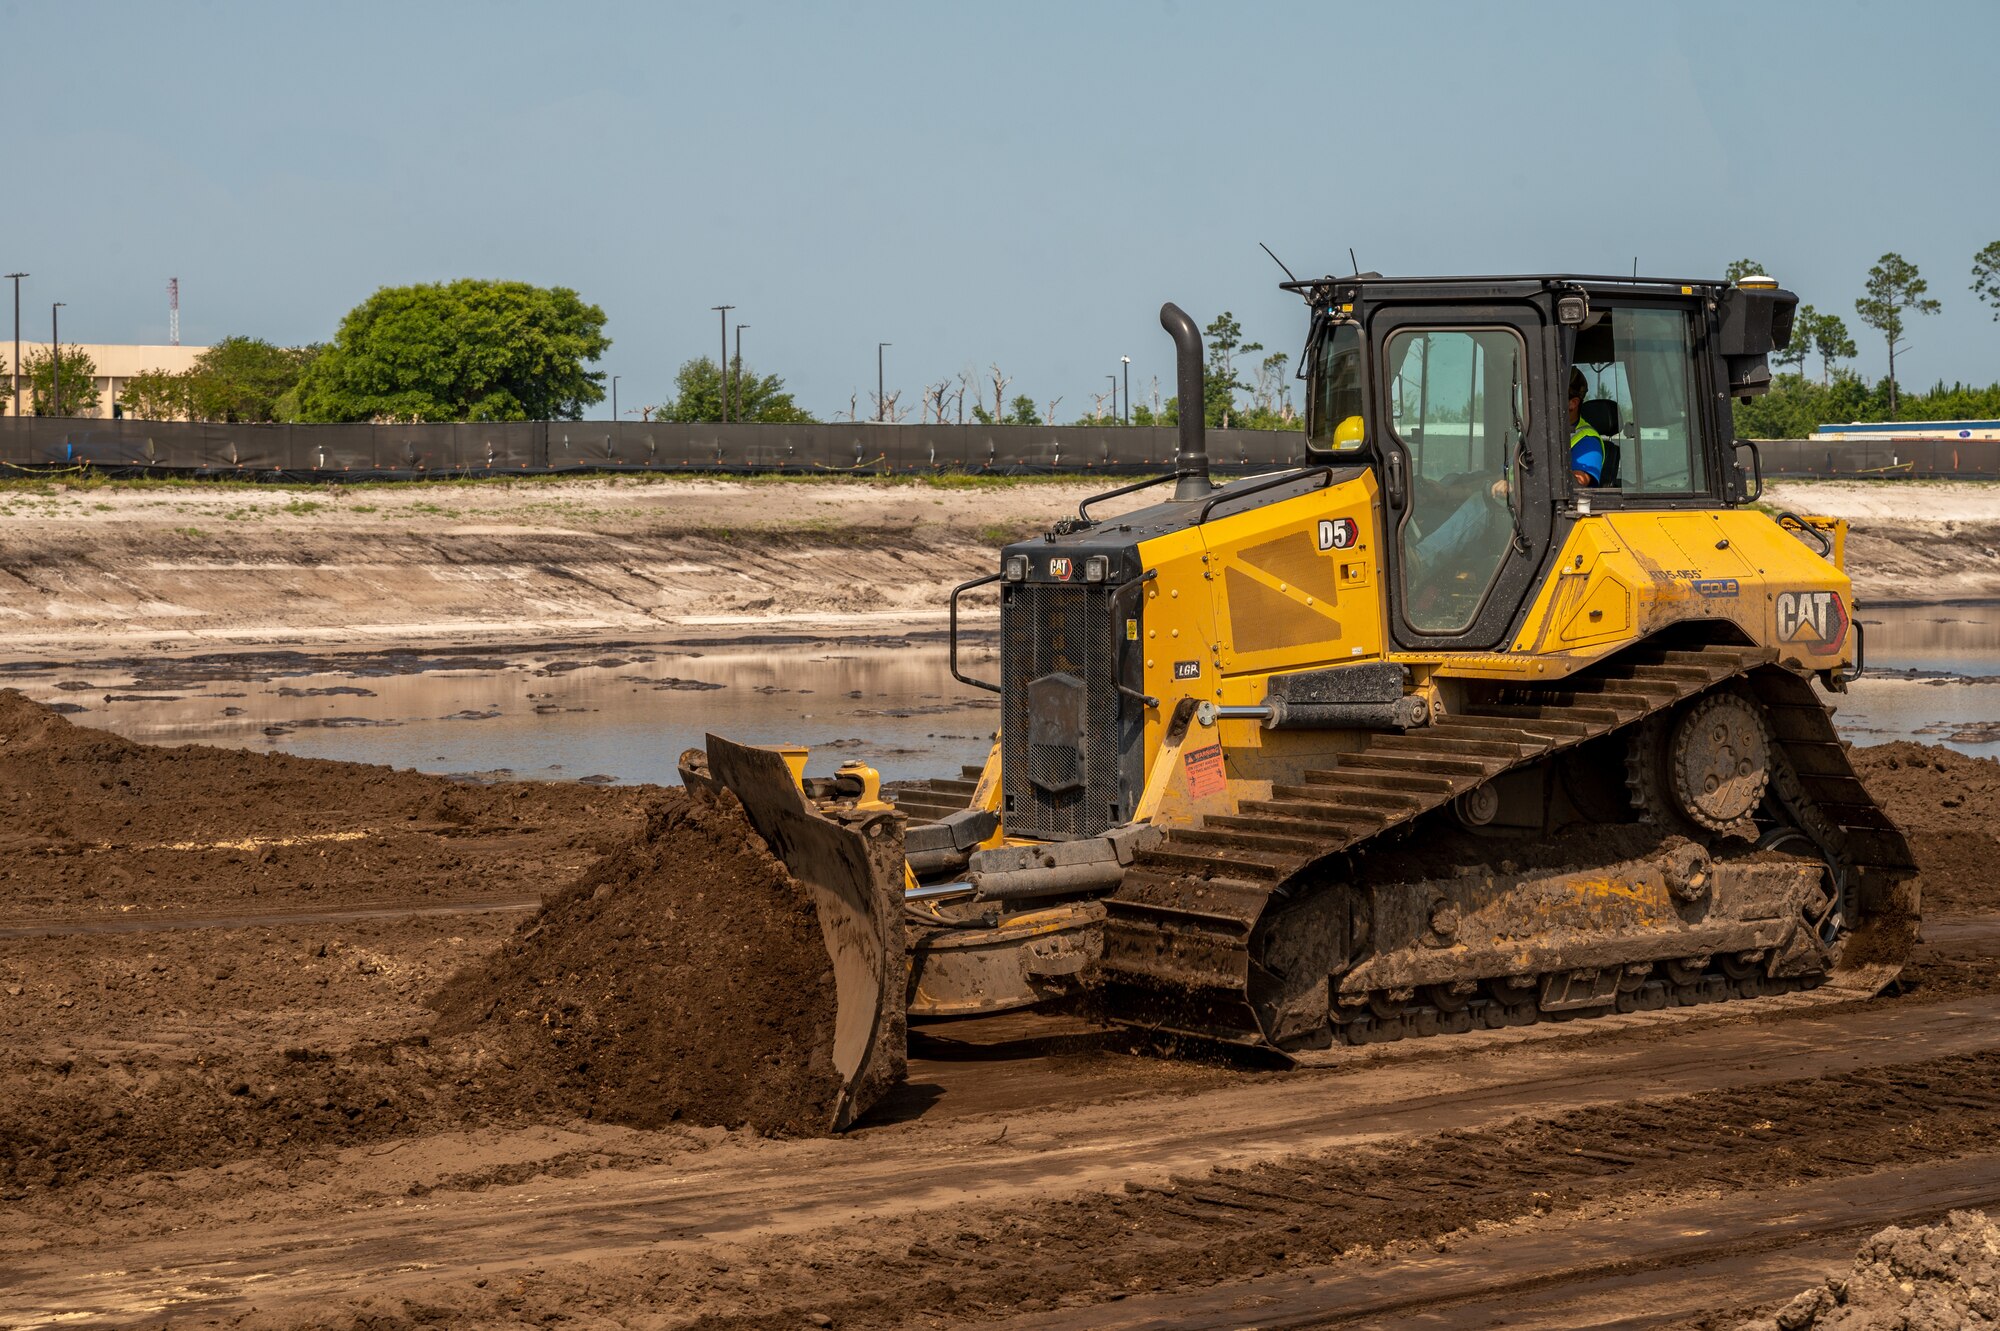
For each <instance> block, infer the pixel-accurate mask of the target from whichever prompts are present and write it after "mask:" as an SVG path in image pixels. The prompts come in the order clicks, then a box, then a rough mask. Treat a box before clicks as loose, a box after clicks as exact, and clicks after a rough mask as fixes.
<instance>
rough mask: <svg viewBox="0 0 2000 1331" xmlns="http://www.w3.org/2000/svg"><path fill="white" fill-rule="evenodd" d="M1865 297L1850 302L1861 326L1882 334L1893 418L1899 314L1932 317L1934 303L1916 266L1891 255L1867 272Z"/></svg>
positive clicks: (1901, 326) (1899, 332)
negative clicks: (1885, 350)
mask: <svg viewBox="0 0 2000 1331" xmlns="http://www.w3.org/2000/svg"><path fill="white" fill-rule="evenodd" d="M1866 290H1867V292H1868V294H1867V295H1865V296H1863V297H1862V298H1861V299H1860V300H1857V301H1855V302H1854V312H1855V313H1856V314H1859V315H1860V316H1861V322H1862V323H1865V324H1867V325H1868V326H1869V327H1870V328H1873V329H1875V330H1876V331H1877V332H1879V333H1881V334H1882V337H1883V340H1884V341H1886V342H1887V343H1888V344H1889V414H1890V416H1891V417H1893V416H1894V415H1895V414H1896V343H1897V342H1899V341H1901V340H1902V337H1903V311H1904V310H1913V311H1915V312H1916V313H1918V314H1936V313H1937V312H1938V303H1937V302H1936V301H1935V300H1930V299H1927V298H1926V297H1925V295H1924V293H1925V292H1926V291H1928V290H1930V284H1929V283H1927V282H1925V281H1924V279H1923V278H1922V277H1920V276H1918V274H1917V266H1916V265H1915V264H1913V263H1911V262H1910V261H1909V260H1907V259H1905V258H1904V257H1903V256H1902V255H1900V254H1897V253H1895V252H1893V251H1891V252H1890V253H1888V254H1885V255H1883V256H1882V258H1881V261H1880V262H1879V263H1877V264H1876V265H1875V266H1874V267H1873V268H1870V269H1869V270H1868V286H1867V288H1866Z"/></svg>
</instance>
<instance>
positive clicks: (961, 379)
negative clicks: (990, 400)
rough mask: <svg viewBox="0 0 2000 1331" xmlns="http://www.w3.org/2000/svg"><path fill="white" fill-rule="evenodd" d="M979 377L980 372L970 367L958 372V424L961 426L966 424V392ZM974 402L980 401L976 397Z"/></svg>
mask: <svg viewBox="0 0 2000 1331" xmlns="http://www.w3.org/2000/svg"><path fill="white" fill-rule="evenodd" d="M978 377H979V376H978V371H976V370H974V369H973V368H972V366H970V365H967V366H966V367H965V368H964V369H962V370H960V371H959V372H958V423H959V424H960V425H963V424H965V390H966V389H968V388H971V387H972V383H973V380H975V379H977V378H978ZM974 400H975V401H977V400H978V399H977V396H976V395H975V397H974Z"/></svg>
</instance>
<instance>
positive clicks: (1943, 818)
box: [1850, 740, 2000, 915]
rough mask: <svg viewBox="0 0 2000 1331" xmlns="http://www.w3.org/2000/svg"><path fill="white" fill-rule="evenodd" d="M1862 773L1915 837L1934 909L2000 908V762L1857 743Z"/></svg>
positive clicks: (1933, 749)
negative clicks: (1864, 745) (1862, 746)
mask: <svg viewBox="0 0 2000 1331" xmlns="http://www.w3.org/2000/svg"><path fill="white" fill-rule="evenodd" d="M1850 757H1851V758H1852V760H1853V763H1854V770H1855V774H1856V775H1857V776H1859V777H1860V778H1861V783H1862V784H1863V785H1864V786H1866V787H1867V788H1868V790H1869V793H1870V794H1872V795H1874V797H1875V799H1876V800H1877V801H1878V802H1879V803H1880V804H1881V805H1882V807H1883V809H1884V811H1886V812H1887V813H1888V815H1889V816H1890V817H1891V818H1893V819H1894V820H1895V821H1896V825H1897V826H1898V827H1900V828H1902V829H1903V832H1904V834H1905V835H1906V836H1908V837H1909V839H1910V848H1911V849H1912V850H1913V851H1915V852H1916V857H1917V864H1918V866H1919V867H1920V869H1921V870H1922V874H1923V895H1924V911H1925V913H1926V914H1936V915H1941V914H1953V913H1963V912H1968V911H1984V910H1992V909H1995V908H1996V907H2000V761H1996V760H1994V759H1992V758H1972V757H1968V756H1966V755H1965V754H1962V753H1959V752H1958V751H1956V750H1955V749H1947V748H1944V747H1942V746H1939V745H1932V744H1913V743H1911V742H1909V741H1907V740H1899V741H1897V742H1896V743H1893V744H1878V745H1874V746H1872V747H1870V748H1857V749H1855V750H1853V751H1852V753H1851V754H1850Z"/></svg>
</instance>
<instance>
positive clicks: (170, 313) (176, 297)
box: [167, 277, 181, 347]
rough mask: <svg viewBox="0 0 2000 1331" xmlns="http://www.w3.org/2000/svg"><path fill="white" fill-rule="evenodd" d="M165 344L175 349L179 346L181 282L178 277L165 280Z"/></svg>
mask: <svg viewBox="0 0 2000 1331" xmlns="http://www.w3.org/2000/svg"><path fill="white" fill-rule="evenodd" d="M167 344H168V345H169V346H175V347H177V346H179V345H180V344H181V280H180V279H179V278H178V277H170V278H168V279H167Z"/></svg>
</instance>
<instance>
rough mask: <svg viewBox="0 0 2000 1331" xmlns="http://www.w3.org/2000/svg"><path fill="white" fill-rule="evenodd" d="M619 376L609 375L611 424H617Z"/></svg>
mask: <svg viewBox="0 0 2000 1331" xmlns="http://www.w3.org/2000/svg"><path fill="white" fill-rule="evenodd" d="M621 377H622V376H620V375H616V374H614V375H612V376H611V423H612V424H613V425H616V424H618V380H619V379H620V378H621Z"/></svg>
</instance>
